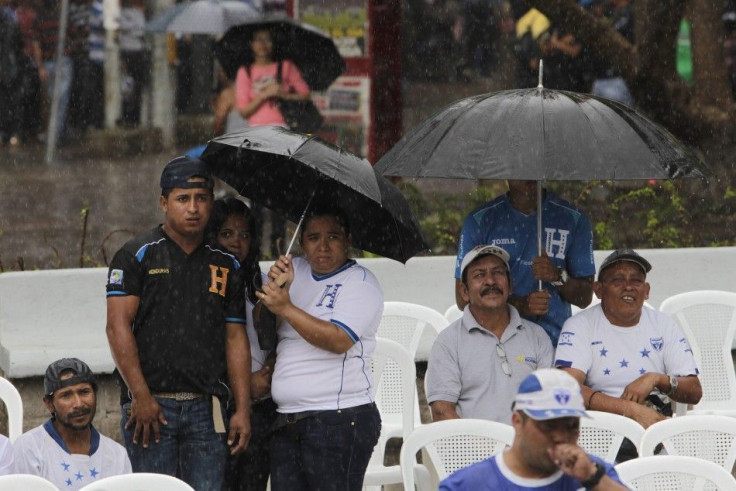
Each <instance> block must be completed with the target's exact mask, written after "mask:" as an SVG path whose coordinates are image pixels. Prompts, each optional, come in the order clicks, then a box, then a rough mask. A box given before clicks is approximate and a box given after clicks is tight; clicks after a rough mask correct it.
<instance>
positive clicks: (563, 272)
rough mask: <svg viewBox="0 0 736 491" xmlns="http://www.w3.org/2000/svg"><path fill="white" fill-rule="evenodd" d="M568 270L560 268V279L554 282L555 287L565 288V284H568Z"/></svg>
mask: <svg viewBox="0 0 736 491" xmlns="http://www.w3.org/2000/svg"><path fill="white" fill-rule="evenodd" d="M567 278H568V276H567V270H566V269H564V268H560V279H559V280H557V281H553V282H552V285H553V286H565V283H567Z"/></svg>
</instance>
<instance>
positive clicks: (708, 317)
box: [660, 290, 736, 416]
mask: <svg viewBox="0 0 736 491" xmlns="http://www.w3.org/2000/svg"><path fill="white" fill-rule="evenodd" d="M660 310H661V311H662V312H664V313H666V314H669V315H671V316H672V317H673V318H674V319H675V321H676V322H677V323H678V324H679V325H680V327H682V330H683V331H684V332H685V336H686V337H687V339H688V341H689V342H690V347H691V348H692V350H693V355H694V356H695V362H696V363H697V366H698V369H699V370H700V375H699V378H700V384H701V385H702V387H703V397H702V398H701V399H700V402H699V403H698V404H696V405H695V406H694V407H693V409H691V410H689V411H688V413H690V412H692V413H695V414H721V415H725V416H736V371H734V363H733V358H732V356H731V349H732V348H733V347H734V343H736V293H734V292H723V291H715V290H699V291H692V292H687V293H680V294H678V295H673V296H671V297H669V298H666V299H665V300H664V301H663V302H662V305H660ZM679 406H683V405H680V404H678V414H681V413H682V412H683V411H682V410H679V409H680V408H679Z"/></svg>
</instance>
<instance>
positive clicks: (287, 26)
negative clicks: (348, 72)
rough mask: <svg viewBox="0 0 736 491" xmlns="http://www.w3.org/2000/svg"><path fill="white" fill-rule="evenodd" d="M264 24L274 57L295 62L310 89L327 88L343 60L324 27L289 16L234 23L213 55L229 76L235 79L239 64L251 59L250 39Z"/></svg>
mask: <svg viewBox="0 0 736 491" xmlns="http://www.w3.org/2000/svg"><path fill="white" fill-rule="evenodd" d="M264 27H265V28H268V29H269V30H270V31H271V35H272V36H273V43H274V59H276V60H283V59H288V60H291V61H292V62H294V64H295V65H296V66H297V68H299V71H300V72H301V73H302V77H303V78H304V81H305V82H307V85H309V88H310V89H312V90H318V91H319V90H325V89H327V87H329V86H330V84H331V83H332V82H334V81H335V79H336V78H337V77H339V76H340V75H341V74H342V73H343V72H344V71H345V60H343V59H342V57H341V56H340V52H339V51H338V50H337V47H336V46H335V43H334V41H332V39H331V38H330V37H329V36H328V35H327V34H325V33H324V32H323V31H321V30H319V29H318V28H316V27H314V26H312V25H309V24H305V23H301V22H298V21H296V20H294V19H291V18H289V17H270V18H265V19H260V20H253V21H248V22H246V23H244V24H241V25H238V26H235V27H233V28H231V29H229V30H228V31H227V32H226V33H225V35H224V36H223V37H222V39H220V40H219V41H218V42H217V44H216V45H215V56H216V57H217V59H218V60H219V61H220V64H221V65H222V67H223V69H224V70H225V73H227V75H228V77H230V78H231V79H234V78H235V74H236V73H237V71H238V68H239V67H241V66H243V65H250V64H251V63H253V51H252V50H251V48H250V40H251V38H252V36H253V31H256V30H258V29H262V28H264Z"/></svg>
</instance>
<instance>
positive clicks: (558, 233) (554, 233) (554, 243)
mask: <svg viewBox="0 0 736 491" xmlns="http://www.w3.org/2000/svg"><path fill="white" fill-rule="evenodd" d="M544 233H545V234H546V239H545V241H544V244H545V245H544V249H545V251H546V252H547V255H548V256H549V257H556V258H558V259H565V250H566V249H567V237H568V236H569V235H570V231H569V230H560V229H556V228H546V227H545V229H544ZM555 247H557V252H555V250H554V249H555Z"/></svg>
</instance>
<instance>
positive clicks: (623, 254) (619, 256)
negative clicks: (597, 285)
mask: <svg viewBox="0 0 736 491" xmlns="http://www.w3.org/2000/svg"><path fill="white" fill-rule="evenodd" d="M619 261H629V262H632V263H634V264H637V265H638V266H639V267H640V268H641V269H642V271H644V273H645V274H646V273H648V272H649V271H651V270H652V265H651V264H649V261H647V260H646V259H644V258H643V257H641V256H640V255H639V253H637V252H636V251H635V250H634V249H616V250H615V251H613V252H612V253H611V254H609V255H608V257H607V258H606V259H605V260H604V261H603V263H601V267H600V269H599V270H598V280H600V279H601V273H603V270H604V269H606V268H607V267H609V266H612V265H613V264H615V263H617V262H619Z"/></svg>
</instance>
